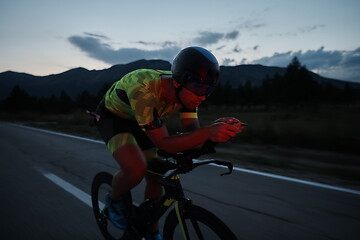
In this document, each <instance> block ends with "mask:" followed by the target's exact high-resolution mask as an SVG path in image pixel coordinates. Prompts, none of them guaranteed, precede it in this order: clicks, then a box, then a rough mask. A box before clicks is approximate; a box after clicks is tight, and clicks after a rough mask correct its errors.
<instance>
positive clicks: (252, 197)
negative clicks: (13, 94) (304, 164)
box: [0, 122, 360, 240]
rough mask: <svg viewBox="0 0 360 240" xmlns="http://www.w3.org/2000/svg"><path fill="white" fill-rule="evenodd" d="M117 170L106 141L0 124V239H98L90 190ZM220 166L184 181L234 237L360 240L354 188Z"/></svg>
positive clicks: (359, 198) (139, 190) (138, 195)
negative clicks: (228, 172) (229, 171)
mask: <svg viewBox="0 0 360 240" xmlns="http://www.w3.org/2000/svg"><path fill="white" fill-rule="evenodd" d="M116 169H117V166H116V163H115V161H114V160H112V158H111V155H110V153H108V151H107V150H106V148H105V145H104V144H101V143H99V142H91V141H87V140H85V139H76V138H72V137H68V136H60V135H56V134H51V133H46V132H42V131H37V130H34V129H29V128H24V127H21V126H18V125H14V124H10V123H5V122H0V201H1V210H0V213H1V214H0V219H1V220H0V239H4V240H7V239H102V237H101V235H100V232H99V230H98V229H97V225H96V223H95V220H94V219H93V215H92V210H91V208H90V206H89V205H88V203H89V195H88V194H89V193H90V187H91V182H92V178H93V177H94V176H95V174H96V173H97V172H99V171H109V172H111V173H113V172H115V171H116ZM223 171H224V169H221V168H218V167H214V166H206V167H201V168H198V169H196V170H194V171H193V172H191V173H190V174H187V175H184V176H183V177H182V180H183V186H184V188H185V189H186V193H187V195H188V197H190V198H191V199H193V201H194V203H195V204H198V205H201V206H203V207H205V208H207V209H208V210H210V211H212V212H213V213H215V214H216V215H217V216H219V217H220V218H221V219H222V220H223V221H224V222H225V223H227V224H228V225H229V226H230V228H231V229H232V230H233V231H234V232H235V233H236V235H237V236H238V238H239V239H306V240H309V239H360V193H359V192H346V191H345V192H344V191H341V190H340V191H339V190H334V189H328V188H323V187H319V186H312V185H311V184H310V185H309V184H302V183H297V182H292V181H287V180H283V179H276V178H272V177H268V176H261V175H257V174H252V173H245V172H241V171H234V173H233V174H232V175H230V176H223V177H220V173H222V172H223ZM56 179H57V180H59V179H60V180H59V181H60V182H59V181H58V183H57V184H56V183H55V182H56ZM66 184H68V185H69V186H70V187H69V186H67V185H66ZM59 185H60V186H61V185H62V187H60V186H59ZM64 188H66V190H65V189H64ZM71 189H76V190H77V191H72V190H71ZM142 190H143V183H142V184H141V185H140V186H139V187H138V188H137V189H136V190H135V200H136V201H141V198H142V197H141V196H142ZM79 191H80V192H79Z"/></svg>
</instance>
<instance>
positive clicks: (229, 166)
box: [220, 162, 234, 177]
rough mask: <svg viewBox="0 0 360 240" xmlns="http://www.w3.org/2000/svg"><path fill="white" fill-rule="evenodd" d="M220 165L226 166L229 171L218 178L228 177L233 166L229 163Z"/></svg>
mask: <svg viewBox="0 0 360 240" xmlns="http://www.w3.org/2000/svg"><path fill="white" fill-rule="evenodd" d="M222 165H225V166H227V167H228V169H229V171H228V172H226V173H221V174H220V176H221V177H222V176H224V175H230V174H231V173H232V171H233V168H234V166H233V165H232V163H231V162H228V163H226V164H222Z"/></svg>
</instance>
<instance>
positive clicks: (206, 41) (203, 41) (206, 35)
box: [193, 30, 239, 46]
mask: <svg viewBox="0 0 360 240" xmlns="http://www.w3.org/2000/svg"><path fill="white" fill-rule="evenodd" d="M238 36H239V31H236V30H234V31H232V32H228V33H219V32H210V31H202V32H199V36H197V37H195V38H194V39H193V42H194V43H196V44H199V45H202V46H208V45H211V44H215V43H218V42H220V41H221V40H235V39H236V38H237V37H238Z"/></svg>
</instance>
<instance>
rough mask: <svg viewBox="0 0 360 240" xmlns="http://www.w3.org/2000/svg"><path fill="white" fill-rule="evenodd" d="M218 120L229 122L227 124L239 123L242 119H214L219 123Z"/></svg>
mask: <svg viewBox="0 0 360 240" xmlns="http://www.w3.org/2000/svg"><path fill="white" fill-rule="evenodd" d="M217 122H223V123H227V124H235V123H239V122H240V121H239V120H238V119H236V118H234V117H223V118H219V119H216V120H215V121H214V123H217Z"/></svg>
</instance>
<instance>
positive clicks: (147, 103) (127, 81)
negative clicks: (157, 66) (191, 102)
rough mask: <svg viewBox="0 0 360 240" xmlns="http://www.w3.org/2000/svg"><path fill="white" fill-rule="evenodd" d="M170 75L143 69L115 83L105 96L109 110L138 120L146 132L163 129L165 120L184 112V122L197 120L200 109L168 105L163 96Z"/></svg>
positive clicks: (166, 72)
mask: <svg viewBox="0 0 360 240" xmlns="http://www.w3.org/2000/svg"><path fill="white" fill-rule="evenodd" d="M162 75H171V72H170V71H160V70H152V69H139V70H135V71H133V72H130V73H128V74H126V75H125V76H124V77H122V78H121V79H120V80H119V81H117V82H115V83H114V84H113V85H112V86H111V88H110V89H109V90H108V91H107V93H106V95H105V106H106V108H107V109H109V110H110V111H111V112H112V113H114V114H115V115H117V116H119V117H121V118H124V119H130V120H136V121H137V122H138V124H139V125H140V127H142V129H143V130H149V129H155V128H159V127H161V126H162V120H161V119H163V118H167V117H169V116H170V115H172V114H174V113H176V112H179V111H181V114H180V117H181V118H197V109H195V110H192V111H191V110H186V109H182V105H181V104H177V103H173V104H168V103H166V102H165V99H164V98H163V97H162V96H163V95H162V94H161V91H162V90H161V89H162V88H161V76H162Z"/></svg>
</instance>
